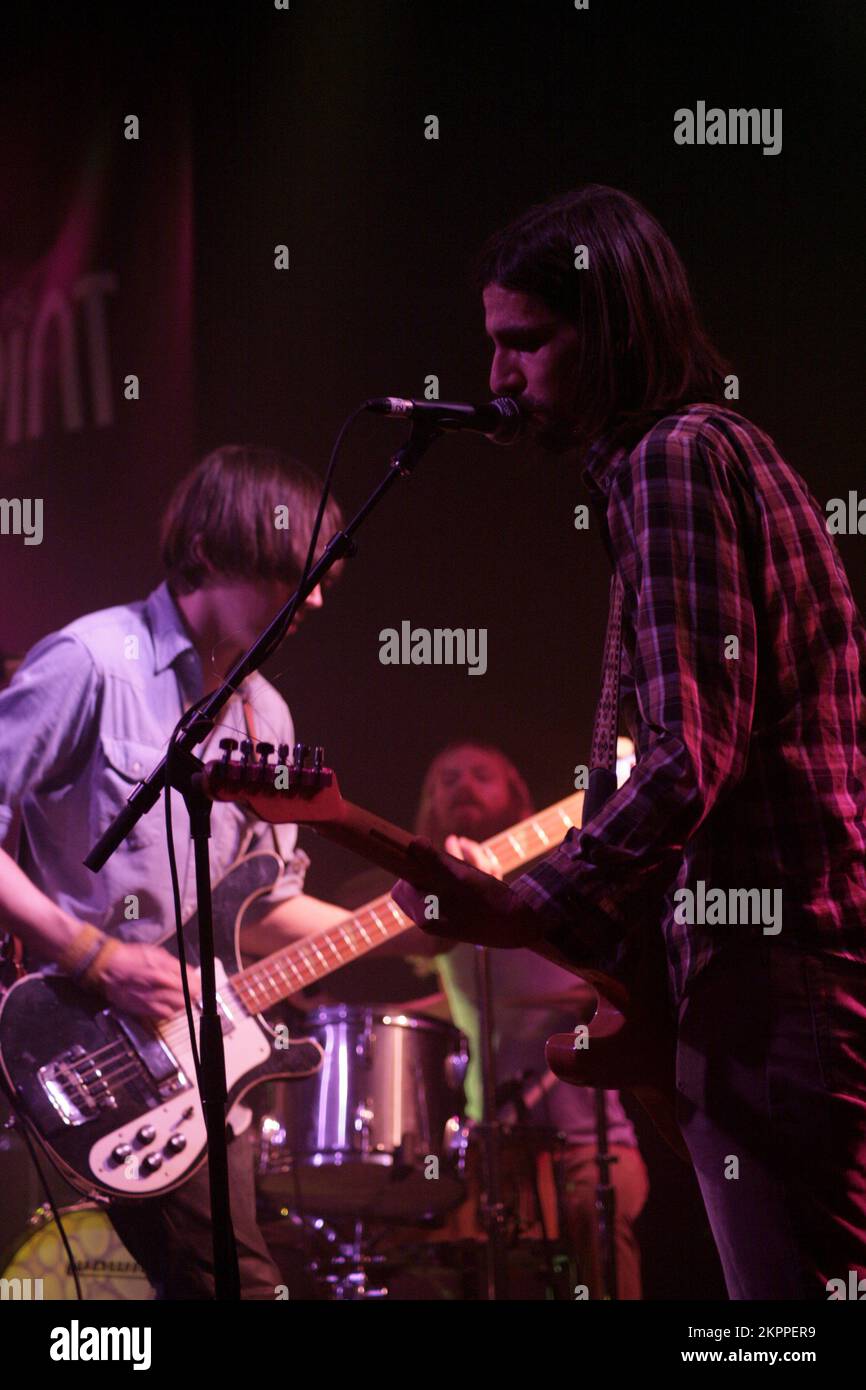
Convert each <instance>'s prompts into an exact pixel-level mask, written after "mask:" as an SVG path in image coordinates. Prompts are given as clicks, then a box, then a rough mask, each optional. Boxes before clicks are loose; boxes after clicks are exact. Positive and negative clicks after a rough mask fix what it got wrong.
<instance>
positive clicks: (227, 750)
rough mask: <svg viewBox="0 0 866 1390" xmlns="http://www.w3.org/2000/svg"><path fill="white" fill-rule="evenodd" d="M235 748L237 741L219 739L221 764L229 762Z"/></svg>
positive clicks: (234, 739)
mask: <svg viewBox="0 0 866 1390" xmlns="http://www.w3.org/2000/svg"><path fill="white" fill-rule="evenodd" d="M237 746H238V741H237V739H236V738H221V739H220V748H221V749H222V750H223V762H224V763H228V762H231V756H232V753H233V752H234V751H235V749H236V748H237Z"/></svg>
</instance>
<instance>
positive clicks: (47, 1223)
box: [0, 1202, 155, 1302]
mask: <svg viewBox="0 0 866 1390" xmlns="http://www.w3.org/2000/svg"><path fill="white" fill-rule="evenodd" d="M60 1218H61V1220H62V1222H63V1229H64V1231H65V1232H66V1238H67V1240H68V1241H69V1244H70V1246H71V1248H72V1254H73V1256H74V1259H75V1267H76V1269H77V1271H78V1278H79V1281H80V1283H81V1294H82V1298H83V1299H84V1300H86V1301H88V1302H90V1301H94V1302H97V1301H100V1300H102V1301H106V1302H110V1301H112V1300H115V1301H119V1302H128V1301H133V1300H141V1299H152V1298H154V1297H155V1293H154V1290H153V1287H152V1285H151V1284H149V1283H148V1280H147V1275H146V1274H145V1273H144V1270H143V1269H142V1268H141V1265H139V1264H137V1263H136V1261H135V1260H134V1259H133V1258H132V1256H131V1255H130V1253H129V1251H128V1250H127V1249H126V1246H125V1245H123V1244H121V1240H120V1237H119V1236H118V1235H117V1232H116V1231H115V1229H114V1227H113V1226H112V1224H111V1222H110V1221H109V1219H108V1217H107V1216H106V1214H105V1212H104V1211H102V1209H101V1208H100V1207H98V1206H96V1205H95V1204H94V1203H93V1202H79V1203H78V1204H77V1205H75V1206H70V1207H61V1208H60ZM0 1279H4V1280H7V1281H10V1280H13V1279H16V1280H20V1281H21V1287H20V1290H19V1289H17V1288H16V1289H15V1292H14V1293H12V1294H11V1295H10V1293H9V1291H8V1283H7V1284H4V1285H3V1287H4V1289H6V1290H7V1295H6V1296H7V1297H9V1296H11V1297H19V1296H20V1297H22V1298H26V1297H28V1296H29V1297H30V1298H32V1299H38V1298H43V1299H58V1300H65V1301H68V1302H77V1301H78V1294H77V1291H76V1288H75V1280H74V1279H73V1277H72V1274H71V1272H70V1268H69V1256H68V1255H67V1253H66V1247H65V1246H64V1244H63V1241H62V1240H61V1238H60V1232H59V1231H58V1229H57V1222H56V1221H55V1220H54V1218H53V1216H52V1215H51V1210H50V1208H49V1207H40V1208H39V1209H38V1211H36V1213H35V1214H34V1215H33V1216H32V1217H31V1218H30V1221H29V1222H28V1226H27V1231H26V1232H25V1234H24V1235H22V1237H21V1239H20V1240H19V1241H18V1242H17V1243H16V1245H15V1246H14V1248H13V1250H12V1252H11V1254H10V1253H8V1252H7V1255H6V1259H5V1263H4V1264H3V1267H2V1269H0ZM40 1280H41V1284H40V1283H39V1282H38V1281H40ZM27 1281H29V1282H27Z"/></svg>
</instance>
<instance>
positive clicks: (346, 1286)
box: [310, 1220, 388, 1303]
mask: <svg viewBox="0 0 866 1390" xmlns="http://www.w3.org/2000/svg"><path fill="white" fill-rule="evenodd" d="M385 1263H386V1261H385V1256H384V1255H373V1254H371V1253H370V1252H369V1251H367V1252H365V1250H364V1223H363V1221H361V1220H356V1221H355V1229H354V1234H353V1236H352V1240H351V1242H348V1241H347V1242H346V1243H345V1244H344V1245H341V1246H340V1254H339V1255H332V1256H331V1257H330V1258H329V1259H328V1261H327V1264H326V1265H325V1266H324V1268H325V1270H326V1271H327V1272H325V1273H324V1274H323V1275H322V1279H323V1282H324V1283H325V1284H327V1286H328V1287H329V1288H330V1289H331V1291H332V1293H333V1296H334V1299H335V1301H338V1302H343V1303H349V1302H351V1303H360V1302H365V1301H366V1300H368V1299H371V1298H387V1297H388V1286H387V1284H375V1285H374V1284H371V1283H370V1275H369V1270H370V1268H371V1266H374V1265H383V1264H385ZM318 1267H319V1266H318V1262H314V1263H313V1264H312V1265H311V1266H310V1268H311V1270H312V1271H313V1272H316V1273H317V1272H318Z"/></svg>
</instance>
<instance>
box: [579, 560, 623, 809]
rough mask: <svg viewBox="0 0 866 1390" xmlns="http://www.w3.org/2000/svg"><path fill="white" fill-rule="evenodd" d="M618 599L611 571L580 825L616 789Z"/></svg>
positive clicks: (619, 664) (617, 582)
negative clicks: (599, 675)
mask: <svg viewBox="0 0 866 1390" xmlns="http://www.w3.org/2000/svg"><path fill="white" fill-rule="evenodd" d="M622 602H623V593H622V584H621V583H620V579H619V575H618V574H617V573H616V572H615V571H614V573H613V575H612V576H611V580H610V606H609V609H608V616H607V632H606V634H605V639H604V657H603V659H602V668H601V695H600V697H599V701H598V705H597V707H596V711H595V722H594V724H593V729H592V746H591V748H590V754H589V785H588V787H587V790H586V796H585V797H584V799H583V824H584V825H586V823H587V821H590V820H591V819H592V817H593V816H594V815H596V814H597V813H598V812H599V811H600V810H601V808H602V806H603V805H604V803H605V802H606V801H607V799H608V797H610V796H612V795H613V793H614V792H615V791H616V738H617V725H618V720H619V683H620V673H621V670H622Z"/></svg>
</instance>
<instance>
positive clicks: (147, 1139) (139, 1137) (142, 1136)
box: [135, 1125, 156, 1144]
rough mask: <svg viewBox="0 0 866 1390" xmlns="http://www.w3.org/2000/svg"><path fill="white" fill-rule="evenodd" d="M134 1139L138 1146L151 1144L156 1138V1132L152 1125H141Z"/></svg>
mask: <svg viewBox="0 0 866 1390" xmlns="http://www.w3.org/2000/svg"><path fill="white" fill-rule="evenodd" d="M135 1138H136V1141H137V1142H138V1143H139V1144H152V1143H153V1141H154V1139H155V1138H156V1130H155V1129H154V1127H153V1125H142V1126H141V1129H140V1130H139V1131H138V1133H137V1134H136V1136H135Z"/></svg>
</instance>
